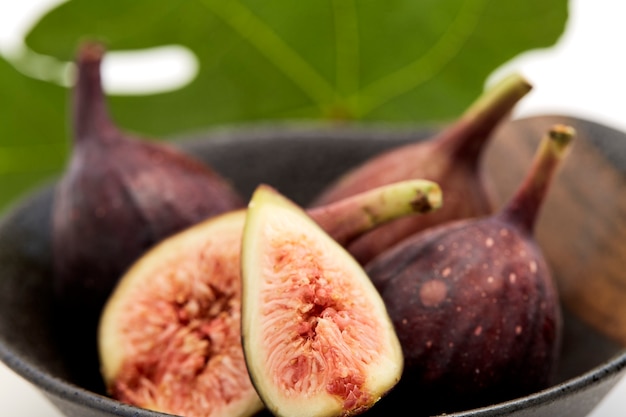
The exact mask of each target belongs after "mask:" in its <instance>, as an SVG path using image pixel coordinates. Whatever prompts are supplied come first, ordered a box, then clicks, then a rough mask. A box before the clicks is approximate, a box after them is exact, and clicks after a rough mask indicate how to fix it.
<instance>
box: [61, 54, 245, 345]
mask: <svg viewBox="0 0 626 417" xmlns="http://www.w3.org/2000/svg"><path fill="white" fill-rule="evenodd" d="M103 55H104V48H103V47H102V46H101V45H99V44H96V43H88V44H85V45H83V46H82V47H81V48H80V50H79V52H78V56H77V69H78V75H77V80H76V83H75V87H74V96H73V137H74V141H73V150H72V155H71V159H70V161H69V165H68V167H67V169H66V172H65V173H64V175H63V177H62V178H61V179H60V181H59V183H58V186H57V188H56V194H55V198H54V205H53V209H52V210H53V215H52V240H53V248H52V250H53V261H54V264H53V267H54V288H55V291H56V296H57V299H58V305H59V309H60V310H61V311H62V313H61V315H62V316H63V318H62V320H66V319H68V318H69V319H71V320H76V321H79V320H80V321H81V322H80V323H77V324H76V325H72V326H71V327H72V328H71V330H69V331H70V332H71V336H72V337H71V339H72V342H71V343H74V342H75V341H76V340H77V339H83V340H86V339H87V336H85V337H77V336H78V335H79V333H80V332H81V331H82V330H83V329H84V330H85V331H89V332H91V331H92V329H95V328H96V327H97V320H98V317H99V315H100V311H101V308H102V306H103V304H104V302H105V300H106V298H107V297H108V296H109V294H110V292H111V290H112V289H113V287H114V285H115V283H116V282H117V280H118V279H119V277H120V276H121V275H122V274H123V272H124V271H125V270H126V268H127V267H128V266H130V264H131V263H132V262H133V261H135V260H136V259H137V258H138V257H139V256H140V255H141V254H142V253H143V252H144V251H146V250H147V249H148V248H150V247H151V246H152V245H154V244H155V243H156V242H158V241H160V240H161V239H163V238H164V237H166V236H169V235H171V234H173V233H176V232H178V231H180V230H182V229H184V228H186V227H188V226H190V225H192V224H195V223H197V222H199V221H201V220H204V219H206V218H207V217H211V216H214V215H217V214H221V213H224V212H226V211H229V210H232V209H235V208H240V207H244V206H245V200H244V199H243V198H241V197H240V196H239V195H238V193H237V192H236V191H235V190H234V189H233V188H232V186H231V185H230V184H229V183H228V182H227V181H226V180H225V179H223V178H222V177H221V176H220V175H219V174H218V173H217V172H215V171H214V170H212V169H211V168H209V167H207V166H206V165H205V164H203V163H202V162H200V161H199V160H196V159H193V158H192V157H190V156H189V155H186V154H184V153H182V152H181V151H178V150H176V149H174V148H173V147H170V146H166V145H165V144H163V143H156V142H154V141H150V140H147V139H142V138H139V137H136V136H134V135H130V134H127V133H124V132H122V131H120V130H119V129H118V128H117V127H116V126H115V125H114V123H113V122H112V120H111V119H110V117H109V115H108V111H107V108H106V103H105V96H104V92H103V89H102V84H101V74H100V65H101V61H102V58H103ZM66 315H67V317H65V316H66ZM91 336H93V337H91ZM88 339H89V341H90V343H91V345H90V346H89V347H88V348H87V349H89V351H93V352H95V351H96V349H95V332H94V333H93V335H90V337H88ZM77 350H82V347H81V348H80V349H77Z"/></svg>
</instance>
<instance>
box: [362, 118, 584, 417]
mask: <svg viewBox="0 0 626 417" xmlns="http://www.w3.org/2000/svg"><path fill="white" fill-rule="evenodd" d="M573 135H574V131H573V129H571V128H570V127H567V126H562V125H557V126H555V127H553V128H552V129H551V130H550V131H549V133H548V134H547V135H546V136H545V137H544V138H543V140H542V142H541V143H540V146H539V148H538V150H537V153H536V155H535V158H534V162H533V165H532V167H531V168H530V169H529V172H528V173H527V176H526V178H525V179H524V182H523V183H522V185H521V186H520V187H519V189H518V190H517V192H516V193H515V194H514V195H513V197H512V198H511V199H510V200H509V201H508V203H507V204H506V205H505V206H504V207H503V208H502V209H501V210H499V211H498V212H497V213H494V214H491V215H489V216H484V217H482V218H480V219H466V220H458V221H455V222H451V223H447V224H444V225H440V226H437V227H433V228H431V229H429V230H426V231H424V232H422V233H418V234H415V235H413V236H411V237H409V238H407V239H405V240H404V241H402V242H400V243H399V244H397V245H395V246H393V247H392V248H390V249H388V250H387V251H385V252H383V253H382V254H381V255H379V256H378V257H376V258H375V259H374V260H372V261H371V262H370V263H369V264H367V265H366V271H367V273H368V274H369V276H370V278H371V279H372V281H373V282H374V285H375V286H376V287H377V289H378V290H379V291H380V293H381V295H382V297H383V299H384V301H385V303H386V305H387V307H388V310H389V315H390V317H391V319H392V321H393V324H394V327H395V329H396V332H397V333H398V337H399V339H400V342H401V344H402V348H403V352H404V356H405V372H404V374H403V377H402V381H401V383H400V384H399V386H398V389H397V390H396V392H395V394H394V397H395V401H394V405H395V404H398V403H400V402H401V401H403V400H404V399H406V400H409V399H410V401H414V398H415V397H417V396H419V398H420V404H421V405H423V407H424V408H423V410H424V413H425V414H426V413H435V412H437V413H439V412H450V411H457V410H459V409H462V408H468V407H473V406H482V405H486V404H490V403H495V402H498V401H502V400H506V399H511V398H513V397H517V396H521V395H525V394H528V393H531V392H534V391H537V390H539V389H542V388H545V387H546V386H548V385H549V384H550V382H551V377H552V376H553V374H554V371H555V366H556V364H557V361H558V356H559V348H560V339H561V326H562V324H561V311H560V303H559V298H558V294H557V291H556V288H555V283H554V282H553V278H552V276H551V272H550V270H549V267H548V265H547V264H546V261H545V259H544V256H543V254H542V251H541V248H540V247H539V246H538V244H537V243H536V240H535V238H534V236H533V228H534V224H535V221H536V218H537V215H538V212H539V209H540V207H541V205H542V202H543V201H544V197H545V195H546V192H547V190H548V188H549V185H550V183H551V181H552V178H553V176H554V174H555V172H556V169H557V168H558V167H559V165H560V161H561V160H562V159H563V157H564V155H566V154H567V152H566V151H567V150H568V149H569V144H570V142H571V139H572V138H573ZM428 415H430V414H428Z"/></svg>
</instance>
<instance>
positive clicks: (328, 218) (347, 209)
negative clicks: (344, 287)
mask: <svg viewBox="0 0 626 417" xmlns="http://www.w3.org/2000/svg"><path fill="white" fill-rule="evenodd" d="M442 204H443V198H442V192H441V188H440V186H439V184H437V183H435V182H432V181H428V180H423V179H418V180H407V181H400V182H397V183H393V184H390V185H386V186H381V187H377V188H374V189H371V190H369V191H365V192H363V193H360V194H356V195H353V196H351V197H347V198H345V199H342V200H339V201H336V202H334V203H329V204H328V205H325V206H321V207H315V208H312V209H310V210H309V215H310V216H311V217H312V218H313V219H314V220H315V221H316V222H317V223H318V224H319V225H320V226H321V227H322V228H323V229H324V230H326V231H327V232H328V234H330V235H331V236H332V237H333V238H334V239H335V240H336V241H337V242H339V243H340V244H342V245H346V244H348V243H349V242H351V241H352V240H353V239H355V238H356V237H358V236H359V235H361V234H362V233H364V232H366V231H368V230H370V229H372V228H374V227H375V226H377V225H380V224H382V223H385V222H388V221H390V220H394V219H396V218H399V217H402V216H406V215H409V214H414V213H415V214H425V213H429V212H431V211H434V210H437V209H439V208H440V207H441V206H442Z"/></svg>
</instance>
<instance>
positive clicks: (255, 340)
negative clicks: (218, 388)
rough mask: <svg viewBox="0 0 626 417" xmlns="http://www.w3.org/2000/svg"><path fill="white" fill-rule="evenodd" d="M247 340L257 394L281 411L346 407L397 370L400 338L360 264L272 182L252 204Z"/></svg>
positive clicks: (361, 402) (303, 414)
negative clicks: (275, 187)
mask: <svg viewBox="0 0 626 417" xmlns="http://www.w3.org/2000/svg"><path fill="white" fill-rule="evenodd" d="M241 265H242V267H241V268H242V282H243V284H242V286H243V294H242V297H243V298H242V318H241V327H242V341H243V348H244V354H245V360H246V365H247V367H248V371H249V373H250V376H251V379H252V383H253V384H254V386H255V388H256V390H257V392H258V393H259V396H260V397H261V398H262V400H263V402H264V404H265V405H266V407H267V408H268V409H269V410H270V411H271V412H272V413H273V414H274V415H276V416H279V417H288V416H289V417H317V416H320V417H321V416H327V417H330V416H346V415H354V414H359V413H362V412H364V411H366V410H368V409H369V408H371V407H372V406H373V405H374V404H375V403H376V402H377V401H378V400H379V399H380V398H381V397H382V396H383V395H385V394H386V393H387V392H388V391H389V390H390V389H391V388H393V386H395V384H396V383H397V382H398V380H399V379H400V375H401V372H402V365H403V358H402V350H401V347H400V344H399V341H398V339H397V337H396V334H395V331H394V328H393V325H392V324H391V321H390V320H389V317H388V315H387V312H386V309H385V305H384V303H383V301H382V299H381V298H380V295H379V294H378V292H377V291H376V289H375V288H374V287H373V285H372V283H371V281H370V280H369V278H368V277H367V275H366V274H365V272H364V271H363V269H362V267H361V266H360V265H359V264H358V262H356V260H355V259H354V258H352V257H351V256H350V255H349V254H348V252H347V251H346V250H345V249H344V248H343V247H342V246H340V245H339V244H337V242H336V241H335V240H333V239H332V238H331V237H330V236H329V235H328V234H327V233H326V232H325V231H324V230H323V229H321V228H320V227H319V225H317V224H316V223H315V222H314V221H313V220H312V219H311V218H310V217H309V216H308V215H307V214H306V212H305V211H303V210H302V209H300V208H299V207H298V206H297V205H295V204H294V203H292V202H291V201H290V200H288V199H286V198H285V197H283V196H281V195H279V194H278V193H276V192H275V191H273V190H272V189H270V188H268V187H259V188H257V190H256V192H255V193H254V195H253V196H252V199H251V201H250V203H249V205H248V212H247V217H246V224H245V228H244V234H243V243H242V250H241Z"/></svg>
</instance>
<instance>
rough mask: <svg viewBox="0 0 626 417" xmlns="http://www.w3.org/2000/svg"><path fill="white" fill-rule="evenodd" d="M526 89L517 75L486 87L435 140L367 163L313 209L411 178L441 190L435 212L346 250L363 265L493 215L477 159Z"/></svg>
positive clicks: (338, 183) (366, 237)
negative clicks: (417, 236) (422, 237)
mask: <svg viewBox="0 0 626 417" xmlns="http://www.w3.org/2000/svg"><path fill="white" fill-rule="evenodd" d="M530 90H531V85H530V84H529V83H528V81H527V80H526V79H524V78H523V77H521V76H520V75H518V74H512V75H510V76H508V77H506V78H504V79H503V80H501V81H500V82H498V83H496V84H495V85H494V86H491V87H489V88H488V89H487V90H486V91H485V92H484V93H483V95H482V96H481V97H479V98H478V99H477V100H476V101H475V102H474V103H473V104H472V105H471V106H470V107H469V108H468V109H467V110H466V111H465V113H464V114H463V115H461V117H460V118H458V119H457V120H456V121H455V122H454V123H452V124H451V125H450V126H448V127H447V128H445V129H444V130H442V131H441V132H440V133H438V134H437V135H436V136H434V137H432V138H431V139H429V140H425V141H419V142H415V143H411V144H408V145H404V146H401V147H398V148H394V149H391V150H389V151H386V152H384V153H382V154H380V155H377V156H375V157H373V158H371V159H369V160H367V161H365V162H364V163H362V164H361V165H360V166H357V167H355V168H353V169H352V170H350V171H348V172H347V173H346V174H344V175H343V176H342V177H340V178H339V179H338V180H337V181H336V182H334V183H332V184H330V185H329V186H328V187H327V188H326V189H325V190H324V191H323V192H322V193H321V194H320V195H319V196H318V197H317V199H316V200H315V201H314V202H313V206H315V205H321V204H326V203H328V202H331V201H336V200H337V199H340V198H344V197H346V196H349V195H352V194H354V193H357V192H361V191H364V190H367V189H369V188H372V187H377V186H380V185H384V184H389V183H391V182H395V181H401V180H406V179H411V178H424V179H428V180H431V181H434V182H436V183H438V184H439V185H440V186H441V189H442V190H443V193H444V195H445V196H446V201H445V205H444V207H442V208H441V210H439V211H438V212H437V213H433V215H432V216H424V217H420V216H417V217H407V218H403V219H398V220H396V221H394V222H391V223H389V224H386V225H385V226H384V227H379V228H376V230H373V231H371V232H370V233H367V234H365V235H363V236H362V237H361V238H360V239H358V240H356V241H355V242H354V243H353V244H351V245H350V246H349V247H348V250H349V251H350V253H352V254H353V255H354V257H355V258H356V259H357V260H358V261H359V262H361V263H362V264H366V263H367V262H368V261H369V260H370V259H372V258H373V257H374V256H376V255H377V254H378V253H380V252H381V251H383V250H384V249H386V248H388V247H390V246H392V245H393V244H394V243H397V242H399V241H400V240H402V239H403V238H405V237H407V236H410V235H412V234H413V233H416V232H419V231H421V230H424V229H426V228H428V227H431V226H434V225H437V224H440V223H444V222H447V221H450V220H457V219H464V218H470V217H478V216H483V215H487V214H490V213H492V212H493V209H494V206H493V203H492V197H491V184H490V183H488V182H487V181H486V179H485V178H483V177H482V171H481V169H480V161H481V156H482V153H483V150H484V149H485V147H486V144H487V143H488V142H489V140H490V139H491V137H492V136H493V135H492V134H493V132H494V130H495V129H496V128H497V127H498V126H499V125H500V123H501V122H502V121H503V119H504V118H505V116H506V115H507V114H508V113H509V112H510V111H511V109H512V108H513V107H514V106H515V104H516V103H517V102H518V101H519V100H520V99H521V98H523V97H524V96H525V95H526V94H527V93H528V92H529V91H530Z"/></svg>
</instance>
